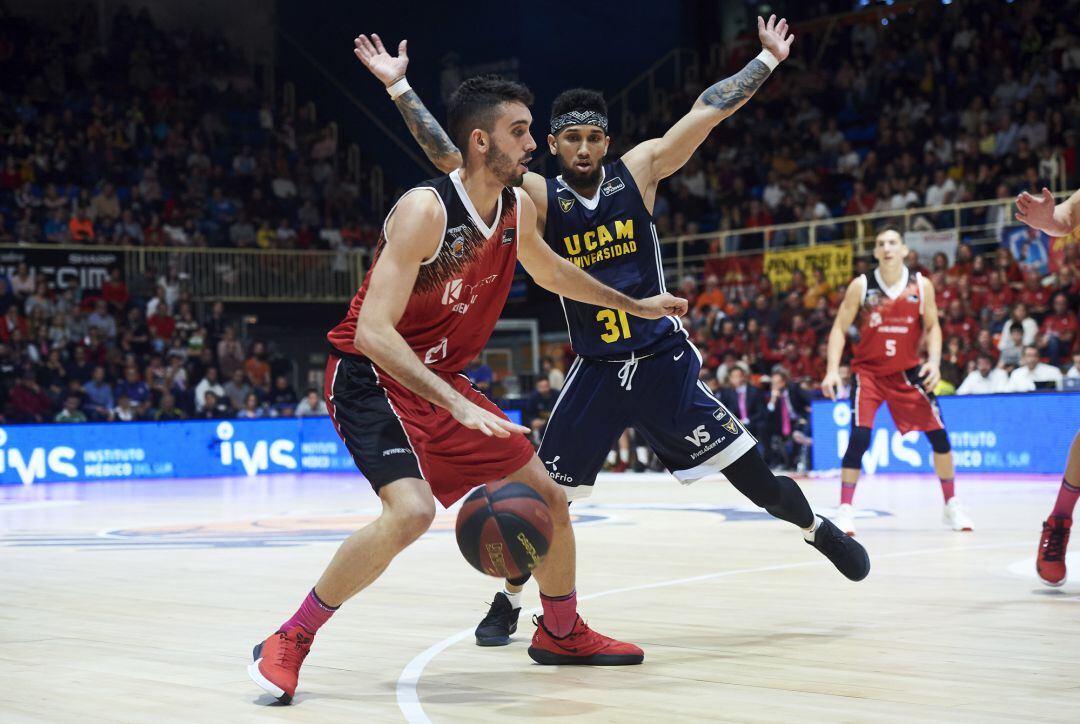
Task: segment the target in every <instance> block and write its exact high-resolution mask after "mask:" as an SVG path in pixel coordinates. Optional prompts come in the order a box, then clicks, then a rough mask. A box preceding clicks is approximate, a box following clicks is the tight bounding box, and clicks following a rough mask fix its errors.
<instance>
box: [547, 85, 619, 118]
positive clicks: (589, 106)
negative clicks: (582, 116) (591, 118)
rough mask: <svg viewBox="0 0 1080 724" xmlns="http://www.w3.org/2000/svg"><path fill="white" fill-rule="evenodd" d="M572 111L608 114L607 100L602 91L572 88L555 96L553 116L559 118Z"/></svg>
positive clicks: (552, 105) (552, 107)
mask: <svg viewBox="0 0 1080 724" xmlns="http://www.w3.org/2000/svg"><path fill="white" fill-rule="evenodd" d="M570 111H595V112H596V113H599V114H601V115H604V116H606V115H607V114H608V113H607V101H605V100H604V95H603V94H602V93H601V92H600V91H594V90H589V89H588V88H571V89H570V90H565V91H563V92H562V93H560V94H559V95H557V96H555V100H554V101H552V102H551V117H552V118H558V117H559V116H561V115H562V114H564V113H569V112H570Z"/></svg>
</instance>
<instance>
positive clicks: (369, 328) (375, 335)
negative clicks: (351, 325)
mask: <svg viewBox="0 0 1080 724" xmlns="http://www.w3.org/2000/svg"><path fill="white" fill-rule="evenodd" d="M380 338H381V337H380V334H379V332H378V330H377V329H375V328H374V325H372V324H371V322H369V321H368V320H365V319H363V317H361V318H360V319H358V320H356V334H355V335H353V347H355V348H356V351H357V352H359V353H360V354H362V355H364V356H365V357H371V352H372V350H373V349H375V348H376V345H377V343H378V340H379V339H380Z"/></svg>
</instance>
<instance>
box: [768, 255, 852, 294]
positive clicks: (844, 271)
mask: <svg viewBox="0 0 1080 724" xmlns="http://www.w3.org/2000/svg"><path fill="white" fill-rule="evenodd" d="M796 269H802V270H803V272H805V273H806V276H807V278H808V279H811V280H812V279H813V276H812V275H811V273H810V272H811V270H812V269H821V270H822V271H824V272H825V279H826V280H827V281H828V282H829V285H830V286H832V287H841V286H844V285H846V284H847V283H848V282H850V281H851V269H852V257H851V247H850V246H849V245H847V244H828V245H818V246H806V247H802V248H799V249H780V250H777V251H771V250H770V251H766V252H765V273H766V274H767V275H768V277H769V281H771V282H772V283H773V286H774V287H775V288H777V289H787V288H788V286H790V285H791V274H792V272H794V271H795V270H796Z"/></svg>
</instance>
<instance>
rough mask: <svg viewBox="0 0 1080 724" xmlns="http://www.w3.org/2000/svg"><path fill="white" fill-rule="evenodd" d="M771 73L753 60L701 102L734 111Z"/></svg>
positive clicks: (705, 94)
mask: <svg viewBox="0 0 1080 724" xmlns="http://www.w3.org/2000/svg"><path fill="white" fill-rule="evenodd" d="M771 72H772V71H770V70H769V66H767V65H765V64H764V63H762V62H761V61H760V60H758V59H757V58H754V59H753V60H751V61H750V62H749V63H747V64H746V67H745V68H743V69H742V70H740V71H739V72H738V73H736V74H735V75H733V76H731V77H730V78H725V79H724V80H722V81H720V82H718V83H714V84H713V85H712V86H710V87H709V88H707V89H706V90H705V92H704V93H702V94H701V101H702V103H704V104H705V105H707V106H710V107H712V108H716V109H717V110H720V111H731V110H734V109H736V108H738V107H739V106H741V105H742V104H743V103H745V102H746V101H748V100H750V96H752V95H754V93H755V92H756V91H757V89H758V88H760V87H761V84H762V83H764V82H765V80H766V79H767V78H768V77H769V74H770V73H771ZM406 95H408V94H407V93H406Z"/></svg>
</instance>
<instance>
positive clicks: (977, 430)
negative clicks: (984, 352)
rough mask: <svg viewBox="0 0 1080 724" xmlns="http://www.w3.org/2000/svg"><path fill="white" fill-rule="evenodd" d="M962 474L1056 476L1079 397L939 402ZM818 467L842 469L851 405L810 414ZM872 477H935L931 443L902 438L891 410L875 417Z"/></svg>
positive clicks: (867, 462)
mask: <svg viewBox="0 0 1080 724" xmlns="http://www.w3.org/2000/svg"><path fill="white" fill-rule="evenodd" d="M938 402H939V403H940V404H941V415H942V417H943V418H945V428H946V429H947V430H948V431H949V441H950V442H951V444H952V449H953V458H954V459H955V461H956V468H957V470H959V471H960V473H961V474H963V473H964V472H984V473H1057V474H1060V473H1061V472H1062V471H1063V470H1064V469H1065V456H1066V455H1067V454H1068V451H1069V444H1070V443H1071V442H1072V439H1073V436H1074V435H1075V434H1076V431H1077V428H1078V427H1080V393H1075V392H1046V393H1041V392H1031V393H1024V394H1004V395H964V396H953V395H950V396H947V397H939V398H938ZM810 424H811V430H812V434H813V438H814V447H813V468H814V469H815V470H836V469H839V467H840V459H841V458H842V457H843V455H844V450H845V449H847V443H848V438H849V437H850V435H851V405H850V403H849V401H848V400H843V401H840V402H831V401H828V400H820V401H816V402H814V404H813V408H812V410H811V415H810ZM862 462H863V470H864V471H865V472H867V473H871V474H872V473H875V472H879V473H932V472H933V471H934V461H933V456H932V451H931V450H930V443H928V442H927V441H926V436H925V435H924V434H922V433H919V432H909V433H908V434H906V435H901V434H900V433H899V432H898V431H897V430H896V427H895V426H894V425H893V421H892V417H891V416H890V415H889V411H888V409H887V406H886V405H882V407H881V409H879V410H878V413H877V417H875V418H874V432H873V434H872V435H871V438H870V449H869V450H868V451H867V452H866V454H865V455H863V461H862Z"/></svg>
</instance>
